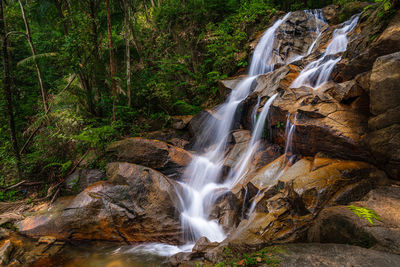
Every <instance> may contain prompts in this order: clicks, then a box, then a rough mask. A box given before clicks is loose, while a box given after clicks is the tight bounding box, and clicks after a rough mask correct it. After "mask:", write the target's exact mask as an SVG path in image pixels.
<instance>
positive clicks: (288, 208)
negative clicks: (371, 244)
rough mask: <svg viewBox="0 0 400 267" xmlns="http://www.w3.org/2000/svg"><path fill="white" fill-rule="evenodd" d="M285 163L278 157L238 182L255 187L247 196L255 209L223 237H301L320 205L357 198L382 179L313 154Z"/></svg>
mask: <svg viewBox="0 0 400 267" xmlns="http://www.w3.org/2000/svg"><path fill="white" fill-rule="evenodd" d="M287 164H288V161H287V160H286V159H285V156H282V157H280V158H278V159H277V160H275V161H274V162H272V163H270V164H269V165H267V166H266V167H265V168H263V169H260V170H259V172H257V174H256V175H254V176H253V177H249V178H248V180H247V182H243V184H246V183H247V184H248V185H249V184H251V185H252V186H253V187H255V188H257V189H258V191H259V193H258V194H257V195H256V196H255V197H254V198H253V199H252V200H251V202H253V204H252V206H254V212H253V213H252V214H250V217H249V218H248V220H242V221H241V222H240V224H239V226H238V227H237V229H235V230H233V231H232V232H231V233H230V235H229V236H228V238H227V240H226V242H228V243H229V244H235V245H238V246H247V245H259V244H263V243H266V242H294V241H298V240H303V238H304V237H305V235H306V230H307V229H308V227H309V226H310V225H311V223H312V220H313V218H315V216H317V215H318V213H319V211H320V210H321V209H323V208H324V207H326V206H329V205H334V204H335V203H337V202H340V203H346V204H347V203H348V202H349V201H355V200H359V198H361V197H362V196H363V195H364V194H366V193H367V192H368V191H369V190H371V188H372V187H373V186H374V184H376V183H378V182H379V181H381V180H382V179H384V178H385V175H384V173H383V172H381V171H378V170H377V169H376V168H375V167H373V166H372V165H369V164H367V163H364V162H357V161H344V160H338V159H330V158H324V157H315V158H303V159H300V160H299V161H297V162H296V163H294V164H292V165H290V164H289V165H287ZM363 181H367V182H364V183H362V182H363ZM355 185H357V186H355ZM236 191H237V190H236ZM246 206H250V205H246ZM244 212H245V213H248V212H249V211H248V210H246V211H244ZM242 213H243V211H242Z"/></svg>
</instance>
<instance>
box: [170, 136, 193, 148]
mask: <svg viewBox="0 0 400 267" xmlns="http://www.w3.org/2000/svg"><path fill="white" fill-rule="evenodd" d="M168 143H169V144H171V145H173V146H176V147H179V148H182V149H185V147H186V146H187V145H188V144H189V141H187V140H185V139H182V138H172V139H170V140H168Z"/></svg>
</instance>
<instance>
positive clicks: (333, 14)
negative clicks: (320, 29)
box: [322, 5, 340, 25]
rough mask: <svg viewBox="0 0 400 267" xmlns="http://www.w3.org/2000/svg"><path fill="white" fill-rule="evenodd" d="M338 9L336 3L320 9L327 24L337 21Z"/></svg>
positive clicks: (336, 22)
mask: <svg viewBox="0 0 400 267" xmlns="http://www.w3.org/2000/svg"><path fill="white" fill-rule="evenodd" d="M339 11H340V7H339V6H338V5H329V6H326V7H324V8H323V9H322V15H323V16H324V18H325V20H326V21H327V22H328V23H329V24H333V25H335V24H338V23H339Z"/></svg>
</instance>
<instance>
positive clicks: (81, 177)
mask: <svg viewBox="0 0 400 267" xmlns="http://www.w3.org/2000/svg"><path fill="white" fill-rule="evenodd" d="M104 179H106V176H105V174H104V173H103V172H102V171H101V170H96V169H81V170H76V171H74V172H73V173H72V174H70V175H69V176H68V177H67V179H66V181H65V187H66V188H67V189H68V190H70V191H73V192H74V193H79V192H82V191H83V190H85V188H86V187H88V186H89V185H91V184H93V183H95V182H98V181H101V180H104Z"/></svg>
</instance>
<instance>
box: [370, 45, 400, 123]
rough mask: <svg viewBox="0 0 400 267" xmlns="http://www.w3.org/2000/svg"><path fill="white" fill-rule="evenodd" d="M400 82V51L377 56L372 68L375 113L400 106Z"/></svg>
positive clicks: (371, 89) (373, 107)
mask: <svg viewBox="0 0 400 267" xmlns="http://www.w3.org/2000/svg"><path fill="white" fill-rule="evenodd" d="M399 83H400V52H397V53H393V54H390V55H386V56H382V57H379V58H377V59H376V61H375V63H374V66H373V68H372V73H371V87H370V107H371V113H372V114H373V115H379V114H382V113H384V112H386V111H387V110H389V109H393V108H396V107H398V106H400V86H399ZM399 117H400V114H399Z"/></svg>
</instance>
